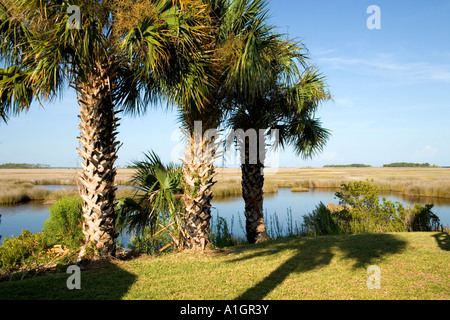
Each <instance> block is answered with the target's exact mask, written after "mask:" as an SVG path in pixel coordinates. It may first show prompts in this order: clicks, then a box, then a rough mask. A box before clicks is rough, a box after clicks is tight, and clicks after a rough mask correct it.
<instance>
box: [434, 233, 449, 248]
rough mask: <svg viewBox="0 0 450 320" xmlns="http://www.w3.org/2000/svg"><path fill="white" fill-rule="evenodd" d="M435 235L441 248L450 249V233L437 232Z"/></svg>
mask: <svg viewBox="0 0 450 320" xmlns="http://www.w3.org/2000/svg"><path fill="white" fill-rule="evenodd" d="M433 237H434V238H435V239H436V242H437V244H438V246H439V248H441V249H442V250H445V251H450V235H449V234H448V233H446V232H441V233H436V234H435V235H433Z"/></svg>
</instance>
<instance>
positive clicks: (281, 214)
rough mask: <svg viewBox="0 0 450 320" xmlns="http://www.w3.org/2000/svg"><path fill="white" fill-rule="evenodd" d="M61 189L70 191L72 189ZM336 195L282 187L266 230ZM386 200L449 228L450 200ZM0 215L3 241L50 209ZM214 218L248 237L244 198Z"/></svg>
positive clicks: (16, 209)
mask: <svg viewBox="0 0 450 320" xmlns="http://www.w3.org/2000/svg"><path fill="white" fill-rule="evenodd" d="M42 187H44V186H42ZM45 187H47V186H45ZM58 187H60V188H67V187H71V186H58ZM50 188H54V189H57V186H51V187H50ZM334 192H335V191H332V190H329V191H324V190H310V191H309V192H301V193H293V192H291V191H290V189H285V188H281V189H279V191H278V193H275V194H266V195H265V196H264V212H265V220H266V224H267V227H268V228H270V227H271V226H273V221H274V220H273V219H274V218H275V215H276V216H277V217H278V220H279V222H280V224H281V227H282V228H286V227H287V225H288V220H287V219H288V212H291V213H292V220H293V226H294V227H295V224H297V226H298V227H300V225H301V223H302V216H303V215H306V214H308V213H311V212H312V211H313V210H314V209H315V207H316V206H317V205H318V204H319V203H320V202H323V203H324V204H327V203H331V202H335V203H336V202H337V199H336V198H335V196H334ZM385 197H386V198H387V199H388V200H392V201H399V202H402V203H404V204H405V205H408V204H414V203H421V204H428V203H430V204H435V207H434V208H433V210H432V211H433V212H434V213H435V214H436V215H437V216H438V217H439V218H440V220H441V223H442V224H443V225H446V226H449V225H450V199H446V200H442V199H432V198H429V199H424V198H420V199H402V198H401V197H398V196H395V195H386V196H385ZM0 215H1V217H0V219H1V222H0V235H1V236H2V238H4V237H10V236H12V235H15V236H17V235H19V234H20V233H21V232H22V230H23V229H27V230H29V231H31V232H33V233H35V232H41V231H42V228H43V226H44V220H46V219H48V217H49V206H48V205H44V204H39V203H35V202H32V203H27V204H22V205H16V206H0ZM212 216H213V222H214V221H216V220H217V216H220V217H223V218H225V219H226V220H227V222H228V226H229V227H230V228H231V227H232V232H233V234H234V235H235V236H237V237H244V236H245V233H244V226H245V218H244V200H243V199H242V198H241V197H230V198H226V199H215V200H214V201H213V209H212ZM239 220H240V221H239ZM240 222H241V223H240ZM122 242H123V243H127V242H128V237H123V241H122ZM0 244H1V240H0Z"/></svg>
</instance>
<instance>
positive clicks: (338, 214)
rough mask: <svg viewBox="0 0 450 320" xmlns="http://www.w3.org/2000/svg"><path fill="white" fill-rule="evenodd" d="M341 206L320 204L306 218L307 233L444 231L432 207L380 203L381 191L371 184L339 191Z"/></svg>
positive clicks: (347, 186)
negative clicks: (379, 193)
mask: <svg viewBox="0 0 450 320" xmlns="http://www.w3.org/2000/svg"><path fill="white" fill-rule="evenodd" d="M335 195H336V197H337V198H338V199H339V205H334V206H329V208H328V207H325V205H324V204H323V203H320V204H319V205H318V206H317V207H316V209H315V210H314V211H313V212H312V213H311V214H309V215H306V216H304V217H303V218H304V222H303V228H304V231H305V232H306V233H307V234H311V235H328V234H339V233H347V234H348V233H380V232H407V231H437V230H441V229H442V226H441V224H440V221H439V218H438V217H437V216H436V215H435V214H434V213H433V212H432V211H431V209H432V208H433V205H430V204H429V205H425V206H422V205H420V204H416V205H414V206H413V207H411V206H408V207H405V206H403V205H402V204H401V203H400V202H392V201H388V200H386V199H385V198H382V199H381V200H380V197H379V196H378V188H377V187H376V186H375V185H374V184H373V183H371V182H370V181H354V182H350V183H348V184H343V185H342V191H339V192H336V194H335Z"/></svg>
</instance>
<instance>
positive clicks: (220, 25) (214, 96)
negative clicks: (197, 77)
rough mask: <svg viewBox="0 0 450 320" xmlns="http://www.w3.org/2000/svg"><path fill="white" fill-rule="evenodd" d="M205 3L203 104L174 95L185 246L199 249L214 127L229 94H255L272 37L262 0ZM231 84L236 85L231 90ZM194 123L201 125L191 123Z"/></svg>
mask: <svg viewBox="0 0 450 320" xmlns="http://www.w3.org/2000/svg"><path fill="white" fill-rule="evenodd" d="M203 2H204V3H205V4H206V5H208V6H209V13H210V23H211V25H213V26H214V27H213V32H212V34H211V36H212V38H213V39H212V41H210V43H211V44H212V45H211V48H210V49H211V51H210V52H211V58H210V62H211V63H210V64H209V68H207V69H205V71H207V72H208V73H207V76H208V77H210V78H211V79H213V81H212V82H209V83H211V86H210V87H209V88H208V92H209V95H208V96H205V99H204V100H203V101H204V103H203V108H198V107H197V106H196V105H195V103H194V104H192V103H190V102H192V101H190V102H186V100H185V97H182V98H181V99H176V98H175V99H174V100H175V101H176V103H177V104H178V105H179V106H180V109H181V111H180V120H181V122H182V123H183V129H184V132H185V135H186V140H187V147H186V149H185V158H184V180H185V194H184V196H185V205H186V234H187V247H189V248H191V249H193V250H195V251H197V250H201V251H203V250H204V249H205V247H206V246H207V245H208V239H209V233H210V219H211V200H212V196H213V194H212V190H211V189H212V187H213V185H214V184H215V180H214V177H215V167H214V162H215V160H216V158H217V157H218V153H217V150H218V143H217V136H214V135H211V136H209V135H208V132H209V130H211V129H212V130H217V129H218V128H219V127H220V125H221V123H222V122H223V120H224V117H226V114H227V110H228V109H229V106H228V105H227V103H226V101H227V100H228V99H227V97H228V96H229V95H230V94H235V93H237V92H239V93H240V94H243V95H245V96H246V97H253V96H256V95H258V94H260V93H261V92H262V91H261V90H262V88H261V87H259V86H257V85H256V83H252V79H253V78H255V77H261V78H262V77H264V72H265V71H266V70H267V68H264V67H263V65H262V64H263V63H265V62H266V61H263V60H262V59H261V56H260V55H261V52H264V51H265V50H267V47H268V46H270V42H271V41H273V37H272V34H271V33H270V32H269V30H270V28H268V27H267V26H266V24H265V22H266V17H267V8H266V7H267V4H266V1H265V0H203ZM235 88H239V90H236V89H235ZM196 123H197V124H201V125H198V126H196Z"/></svg>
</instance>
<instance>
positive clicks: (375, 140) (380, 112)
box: [0, 0, 450, 167]
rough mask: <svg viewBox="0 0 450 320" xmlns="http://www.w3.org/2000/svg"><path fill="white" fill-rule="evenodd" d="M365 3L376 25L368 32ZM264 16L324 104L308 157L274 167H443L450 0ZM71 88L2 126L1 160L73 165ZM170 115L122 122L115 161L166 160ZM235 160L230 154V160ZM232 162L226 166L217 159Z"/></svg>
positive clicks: (286, 6) (326, 3)
mask: <svg viewBox="0 0 450 320" xmlns="http://www.w3.org/2000/svg"><path fill="white" fill-rule="evenodd" d="M370 5H377V6H378V7H379V8H380V17H381V29H369V28H368V27H367V24H366V22H367V20H368V19H369V18H370V17H371V13H368V12H367V8H368V7H369V6H370ZM269 8H270V10H271V21H272V23H273V24H274V25H276V26H278V27H279V31H280V32H283V33H288V34H289V36H290V37H291V38H297V39H298V40H301V41H302V43H303V44H304V45H305V47H306V48H308V50H309V53H310V58H311V61H312V62H313V63H314V64H315V65H316V66H317V67H319V68H320V70H321V72H322V73H323V74H324V75H325V76H326V78H327V83H328V87H329V90H330V92H331V94H332V96H333V101H332V102H327V103H326V104H323V105H321V107H320V108H319V110H318V112H317V116H318V117H320V118H321V120H322V123H323V125H324V126H325V127H326V128H328V129H330V130H331V131H332V136H331V138H330V140H329V141H328V143H327V146H326V147H325V149H324V150H323V152H322V153H321V154H319V155H317V156H315V157H314V158H313V159H310V160H304V159H301V158H298V157H296V156H295V155H294V154H293V153H292V152H291V150H289V149H288V150H285V151H283V152H282V153H281V154H278V155H273V159H275V160H274V162H273V163H274V164H275V163H276V164H277V165H279V166H281V167H306V166H312V167H320V166H323V165H327V164H349V163H364V164H369V165H372V166H381V165H383V164H385V163H391V162H429V163H431V164H437V165H442V166H444V165H450V142H449V139H448V138H449V137H450V125H449V121H450V63H449V62H450V41H449V40H448V35H449V33H450V19H448V17H449V16H450V2H449V1H447V0H430V1H414V0H413V1H411V0H410V1H406V0H398V1H388V0H371V1H367V0H315V1H303V0H272V1H271V2H270V4H269ZM78 109H79V108H78V106H77V103H76V97H75V93H74V92H73V91H71V90H68V91H67V92H66V93H65V95H64V97H63V99H62V100H60V101H56V102H55V103H52V104H48V105H45V106H42V107H41V106H39V105H33V106H32V108H31V110H30V111H29V112H28V113H26V114H22V115H20V116H19V117H13V118H11V119H10V121H9V123H8V125H6V126H5V125H4V124H1V125H0V163H7V162H27V163H41V164H49V165H51V166H55V167H77V166H78V162H79V157H78V155H77V153H76V151H75V148H76V147H78V141H77V136H78V135H79V131H78V117H77V115H78ZM178 128H179V124H178V123H177V115H176V112H171V111H163V110H161V109H158V108H157V106H155V108H154V109H151V110H150V111H149V112H148V114H147V115H145V116H144V117H140V118H130V117H125V118H123V120H122V121H121V126H120V127H119V129H120V134H119V136H118V138H119V140H120V141H121V142H122V143H123V145H122V147H121V148H120V150H119V159H118V162H117V164H118V165H119V166H125V165H127V164H130V163H131V161H132V160H137V159H140V158H142V153H143V152H146V151H148V150H155V151H156V152H157V153H158V154H159V155H160V156H161V158H162V159H163V160H164V161H177V160H178V159H179V158H180V157H181V155H182V154H181V150H182V146H183V145H182V142H181V141H180V133H179V130H178ZM231 162H233V161H231ZM225 165H230V166H233V163H228V164H227V163H225Z"/></svg>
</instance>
